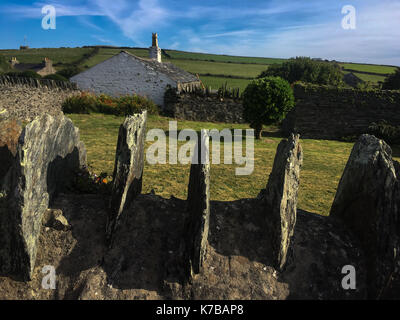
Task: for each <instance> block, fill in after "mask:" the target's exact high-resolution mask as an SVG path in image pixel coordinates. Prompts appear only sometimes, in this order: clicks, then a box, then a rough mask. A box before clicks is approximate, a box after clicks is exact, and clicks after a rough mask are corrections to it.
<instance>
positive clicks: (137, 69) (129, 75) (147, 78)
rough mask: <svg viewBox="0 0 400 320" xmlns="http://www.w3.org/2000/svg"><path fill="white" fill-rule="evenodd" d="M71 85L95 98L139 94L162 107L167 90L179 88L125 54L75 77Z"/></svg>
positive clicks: (174, 83) (168, 79)
mask: <svg viewBox="0 0 400 320" xmlns="http://www.w3.org/2000/svg"><path fill="white" fill-rule="evenodd" d="M70 81H71V82H73V83H76V84H77V86H78V88H79V89H81V90H85V91H91V92H94V93H96V94H100V93H106V94H109V95H111V96H115V97H116V96H120V95H125V94H133V93H136V94H139V95H142V96H146V97H147V98H149V99H151V100H153V101H154V102H155V103H156V104H158V105H160V106H163V105H164V92H165V88H166V86H167V85H171V86H173V87H176V85H177V84H176V82H175V81H173V80H171V79H170V78H168V77H167V76H166V75H165V74H163V73H161V72H159V71H156V70H154V69H153V68H151V67H150V66H148V65H147V64H146V63H145V62H142V61H140V60H139V59H135V58H133V57H132V56H131V55H129V54H127V53H124V52H122V53H121V54H118V55H116V56H114V57H112V58H110V59H108V60H106V61H104V62H102V63H100V64H98V65H96V66H94V67H93V68H91V69H89V70H87V71H85V72H82V73H80V74H78V75H76V76H74V77H72V78H71V79H70Z"/></svg>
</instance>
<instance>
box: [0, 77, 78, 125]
mask: <svg viewBox="0 0 400 320" xmlns="http://www.w3.org/2000/svg"><path fill="white" fill-rule="evenodd" d="M79 92H80V91H78V90H77V89H75V86H74V85H73V84H68V83H63V82H62V81H53V80H46V81H44V80H40V81H39V80H35V79H27V78H11V77H0V110H4V109H5V110H7V114H8V118H10V119H17V120H21V121H32V120H33V119H34V118H35V117H37V116H40V115H43V114H49V115H52V116H55V115H57V114H59V113H60V112H61V105H62V103H63V101H64V100H65V99H66V98H68V97H70V96H73V95H76V94H78V93H79Z"/></svg>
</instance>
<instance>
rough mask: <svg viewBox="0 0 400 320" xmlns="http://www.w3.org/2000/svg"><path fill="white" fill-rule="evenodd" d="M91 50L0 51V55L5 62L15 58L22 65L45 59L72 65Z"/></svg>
mask: <svg viewBox="0 0 400 320" xmlns="http://www.w3.org/2000/svg"><path fill="white" fill-rule="evenodd" d="M92 50H93V49H92V48H55V49H48V48H43V49H28V50H0V55H3V56H5V58H6V59H7V60H10V59H11V57H17V60H18V61H19V62H22V63H40V62H42V61H43V59H44V58H45V57H47V58H49V59H51V60H52V61H53V63H54V64H57V63H64V64H66V63H72V62H74V61H77V60H79V59H80V58H82V57H83V55H84V54H88V53H90V52H91V51H92Z"/></svg>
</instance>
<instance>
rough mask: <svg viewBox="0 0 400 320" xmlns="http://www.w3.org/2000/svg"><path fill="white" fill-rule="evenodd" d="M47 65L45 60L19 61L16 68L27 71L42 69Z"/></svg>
mask: <svg viewBox="0 0 400 320" xmlns="http://www.w3.org/2000/svg"><path fill="white" fill-rule="evenodd" d="M45 67H46V64H45V63H44V62H42V63H17V64H15V65H14V68H15V69H17V70H19V71H27V70H32V71H40V70H42V69H43V68H45Z"/></svg>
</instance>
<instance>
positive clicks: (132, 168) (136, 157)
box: [106, 111, 147, 245]
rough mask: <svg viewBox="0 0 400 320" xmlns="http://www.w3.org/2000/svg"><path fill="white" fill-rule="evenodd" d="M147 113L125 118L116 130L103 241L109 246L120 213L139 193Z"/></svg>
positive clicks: (140, 189)
mask: <svg viewBox="0 0 400 320" xmlns="http://www.w3.org/2000/svg"><path fill="white" fill-rule="evenodd" d="M146 121H147V111H143V112H142V113H139V114H135V115H133V116H128V117H127V118H126V119H125V121H124V123H123V124H122V125H121V126H120V128H119V134H118V143H117V151H116V155H115V166H114V173H113V187H112V195H111V199H110V203H109V213H108V220H107V228H106V239H107V242H108V244H109V245H111V244H112V238H113V234H114V232H115V230H116V228H117V227H118V223H119V220H120V218H121V215H122V214H123V212H124V210H125V209H127V208H128V207H129V205H130V204H131V202H132V200H133V199H134V198H135V197H136V196H137V195H138V194H140V192H141V191H142V175H143V168H144V142H145V135H146Z"/></svg>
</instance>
